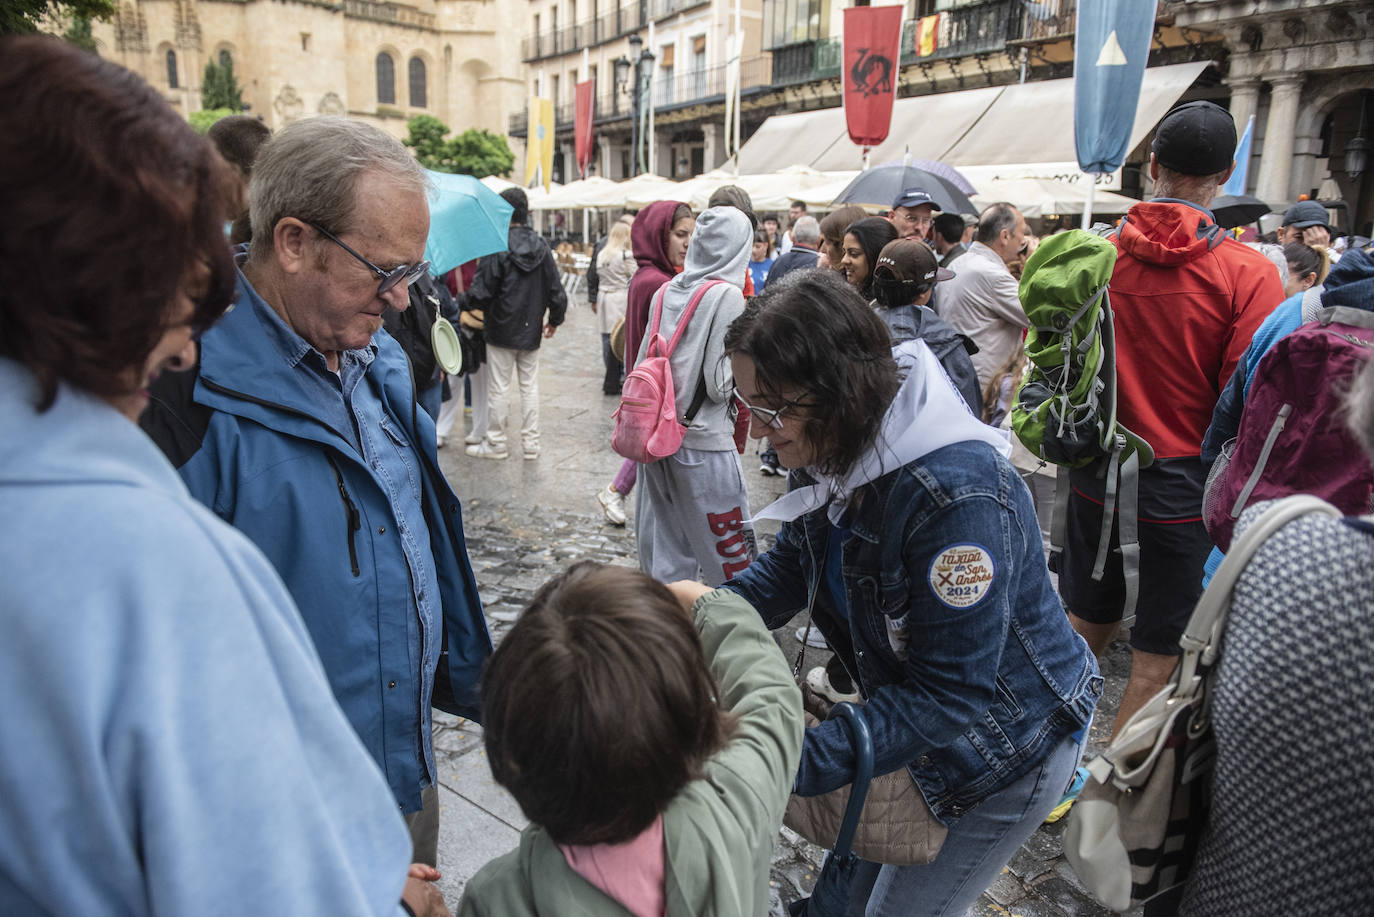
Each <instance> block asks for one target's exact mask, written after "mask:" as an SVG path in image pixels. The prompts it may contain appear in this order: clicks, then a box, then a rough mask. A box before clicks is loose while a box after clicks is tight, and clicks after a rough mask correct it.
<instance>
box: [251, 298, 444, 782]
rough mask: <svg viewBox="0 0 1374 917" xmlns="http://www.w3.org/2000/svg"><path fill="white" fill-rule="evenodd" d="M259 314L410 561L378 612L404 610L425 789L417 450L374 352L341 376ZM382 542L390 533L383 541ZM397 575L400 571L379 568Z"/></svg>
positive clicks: (430, 573) (345, 355) (427, 604)
mask: <svg viewBox="0 0 1374 917" xmlns="http://www.w3.org/2000/svg"><path fill="white" fill-rule="evenodd" d="M253 305H254V307H255V308H256V310H257V312H258V316H259V319H260V320H261V321H262V324H263V327H264V328H265V329H266V331H267V336H268V338H269V340H271V342H272V344H273V346H274V347H275V348H276V349H277V350H278V351H279V352H280V353H281V355H282V357H283V358H284V359H285V360H286V361H287V363H288V364H290V365H292V366H293V367H294V368H295V370H296V374H297V376H298V377H299V379H300V383H301V385H302V386H303V387H305V388H307V389H309V390H312V391H313V392H314V393H315V397H313V398H312V399H311V400H312V401H313V402H314V403H316V404H318V406H319V411H320V415H321V419H323V420H325V421H326V422H328V423H329V424H330V426H331V427H333V428H334V429H335V430H337V431H338V432H340V433H342V434H345V435H347V436H350V437H351V439H350V445H352V447H353V449H354V450H355V451H356V453H357V454H358V455H359V456H361V457H362V460H363V463H364V464H366V465H367V467H368V468H369V469H370V470H371V473H372V477H373V478H374V479H375V480H376V482H377V484H378V486H379V487H380V488H381V489H382V491H383V493H385V494H386V496H387V501H388V503H389V504H390V508H391V516H392V520H393V524H394V528H393V529H392V531H393V532H394V533H395V536H396V539H397V542H398V543H399V547H400V550H401V552H402V553H403V554H404V556H405V566H406V571H407V573H408V574H409V576H408V581H405V582H402V581H396V582H379V583H378V584H377V596H378V602H379V604H382V605H386V604H388V603H396V602H405V603H408V605H409V607H408V608H407V609H404V619H405V621H406V648H407V653H408V656H409V659H410V664H411V671H412V672H419V673H420V674H421V677H420V678H418V679H413V680H412V681H411V684H412V685H413V688H414V690H413V691H412V692H411V693H412V703H413V708H412V709H414V708H418V709H420V710H422V711H423V715H422V723H421V732H420V734H419V735H417V736H416V739H415V757H416V760H417V761H423V762H424V768H423V769H422V770H423V773H422V775H421V786H422V787H424V786H429V785H430V784H432V783H433V782H434V774H435V766H434V753H433V748H432V746H431V743H430V742H428V741H425V737H426V736H428V735H429V733H430V730H431V726H430V723H431V720H430V707H429V703H428V700H427V699H428V698H429V697H430V695H431V692H432V690H433V677H434V676H433V673H434V669H435V667H436V666H437V665H438V663H439V653H440V650H441V647H440V641H439V639H438V637H439V634H440V633H441V623H440V607H439V600H438V596H439V579H438V572H437V570H436V568H435V564H434V553H433V550H432V548H431V546H430V537H429V525H428V523H427V522H426V520H425V514H424V504H423V491H422V489H421V471H420V466H419V456H418V455H417V452H416V447H415V446H414V445H413V444H411V443H410V442H409V441H408V439H407V437H406V434H405V431H404V429H403V426H402V424H400V423H399V422H398V421H397V420H396V419H395V418H394V417H392V416H391V415H390V414H388V413H387V410H386V407H385V405H384V404H383V403H382V400H381V398H380V397H379V396H378V394H377V392H376V391H375V390H374V387H373V381H372V380H371V379H369V377H368V369H369V368H370V367H371V366H372V362H373V359H374V358H375V356H376V353H377V350H376V345H374V344H369V345H368V346H367V347H363V348H360V349H358V350H345V351H341V352H340V353H339V370H338V372H333V371H332V370H330V369H329V366H328V363H327V361H326V360H325V357H324V354H322V353H320V352H319V351H318V350H316V349H315V348H314V347H312V346H311V345H310V344H309V343H308V342H307V341H306V340H305V339H304V338H302V337H301V336H300V335H299V334H297V333H296V332H295V331H294V330H293V329H292V328H291V327H290V326H288V325H287V324H286V322H285V321H283V320H282V318H281V316H280V315H278V314H277V313H276V311H275V310H273V309H272V308H271V307H270V306H268V305H267V303H266V302H265V301H263V300H262V299H261V297H259V296H257V295H256V291H254V302H253ZM379 534H385V533H379ZM379 569H382V570H393V571H394V570H398V569H399V567H395V566H386V567H380V568H379ZM392 612H393V613H392V614H386V613H385V612H384V613H383V614H382V615H381V616H380V619H381V620H382V621H386V620H393V621H395V620H399V619H400V618H401V616H402V615H401V613H402V609H399V608H393V609H392Z"/></svg>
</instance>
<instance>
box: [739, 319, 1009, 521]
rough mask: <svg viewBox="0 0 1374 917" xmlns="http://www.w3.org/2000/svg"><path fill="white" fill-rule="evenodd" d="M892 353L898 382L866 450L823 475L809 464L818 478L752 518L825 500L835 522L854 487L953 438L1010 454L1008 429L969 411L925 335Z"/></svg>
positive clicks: (780, 515)
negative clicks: (841, 468)
mask: <svg viewBox="0 0 1374 917" xmlns="http://www.w3.org/2000/svg"><path fill="white" fill-rule="evenodd" d="M892 356H893V357H894V358H895V359H896V360H897V371H898V373H899V374H900V377H901V379H902V384H901V386H900V387H899V388H898V389H897V396H896V397H895V398H893V399H892V403H891V404H890V405H888V408H887V413H886V414H884V415H883V422H882V426H880V427H879V428H878V436H877V437H876V438H875V440H874V442H873V445H872V446H870V447H869V449H868V451H867V452H865V453H864V454H863V455H861V456H859V459H858V461H856V462H855V463H854V464H853V465H852V466H851V467H850V468H849V470H848V471H847V472H844V473H842V474H839V475H823V474H821V473H820V472H819V471H818V470H816V469H815V468H813V467H808V468H807V469H806V472H807V473H808V474H809V475H811V476H812V477H813V478H816V479H817V481H818V483H816V484H812V485H810V486H809V487H799V488H797V489H796V490H793V491H790V492H789V493H786V494H784V495H783V496H781V497H779V498H778V499H777V500H775V501H773V502H772V503H771V504H769V505H768V506H766V507H764V508H763V509H762V510H761V511H759V512H758V513H757V514H756V515H755V516H754V518H755V519H778V520H782V521H790V520H792V519H796V518H798V517H799V516H803V515H805V514H806V513H809V512H812V511H813V510H817V509H820V508H821V507H822V506H825V505H826V504H829V507H830V508H829V512H828V514H827V515H828V516H829V518H830V521H831V523H833V524H836V525H838V524H839V522H840V520H841V519H842V518H843V517H844V511H845V507H847V506H848V505H849V496H850V494H852V493H854V491H855V490H857V489H858V488H860V487H862V486H863V485H865V484H867V483H869V482H870V481H876V480H877V479H878V478H880V477H882V476H883V475H885V474H887V473H888V472H890V471H895V470H897V469H898V468H901V467H902V466H903V465H906V464H908V463H909V462H914V461H915V460H916V459H918V458H920V457H921V456H923V455H928V454H929V453H931V452H934V451H935V450H936V449H940V448H943V447H945V446H948V445H951V444H953V443H962V442H982V443H987V444H988V445H990V446H992V447H993V448H994V449H996V450H997V451H998V452H1000V453H1001V454H1002V456H1003V457H1004V458H1005V457H1007V456H1009V455H1010V454H1011V438H1010V434H1008V433H1007V431H1005V430H999V429H997V428H995V427H990V426H988V425H987V424H985V423H983V422H982V421H981V420H979V419H978V418H976V417H974V416H973V413H972V412H971V411H970V410H969V408H968V402H966V401H964V399H963V397H962V396H961V395H960V394H959V392H958V391H957V390H956V389H955V388H954V383H953V382H951V381H950V379H949V376H948V375H947V374H946V373H945V370H944V367H943V366H941V365H940V361H939V359H937V358H936V356H935V354H933V353H931V350H930V348H929V347H927V346H926V344H925V342H924V341H921V340H915V341H907V342H906V343H905V344H901V345H899V346H897V347H894V348H893V349H892Z"/></svg>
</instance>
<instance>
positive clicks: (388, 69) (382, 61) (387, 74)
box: [377, 51, 396, 105]
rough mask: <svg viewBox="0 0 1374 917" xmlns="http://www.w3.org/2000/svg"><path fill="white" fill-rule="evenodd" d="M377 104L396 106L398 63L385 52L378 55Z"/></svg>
mask: <svg viewBox="0 0 1374 917" xmlns="http://www.w3.org/2000/svg"><path fill="white" fill-rule="evenodd" d="M377 104H378V105H395V104H396V62H395V61H393V60H392V59H391V55H390V54H387V53H386V52H385V51H383V52H382V53H381V54H378V55H377Z"/></svg>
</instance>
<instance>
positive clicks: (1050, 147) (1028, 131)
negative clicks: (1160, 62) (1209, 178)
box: [935, 61, 1207, 168]
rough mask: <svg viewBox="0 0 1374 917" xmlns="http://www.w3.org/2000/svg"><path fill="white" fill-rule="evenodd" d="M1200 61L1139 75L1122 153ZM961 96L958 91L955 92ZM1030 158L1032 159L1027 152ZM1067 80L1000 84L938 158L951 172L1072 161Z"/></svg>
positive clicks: (1137, 139)
mask: <svg viewBox="0 0 1374 917" xmlns="http://www.w3.org/2000/svg"><path fill="white" fill-rule="evenodd" d="M1206 67H1207V62H1206V61H1199V62H1197V63H1191V64H1173V65H1170V66H1168V67H1154V68H1152V69H1149V70H1146V71H1145V81H1144V83H1142V85H1141V87H1140V102H1139V103H1138V104H1137V105H1136V110H1135V125H1134V126H1133V127H1132V128H1131V142H1130V145H1129V146H1128V149H1132V150H1133V149H1135V147H1136V145H1137V144H1139V143H1140V141H1141V140H1144V139H1145V135H1146V134H1148V133H1149V132H1150V131H1152V130H1154V126H1155V125H1156V124H1158V123H1159V119H1160V118H1162V117H1164V115H1165V114H1166V113H1167V112H1168V111H1169V109H1170V108H1172V107H1173V105H1174V103H1175V102H1177V101H1178V99H1179V96H1181V95H1183V93H1184V92H1186V91H1187V89H1188V87H1189V86H1191V85H1193V81H1194V80H1196V79H1197V77H1198V74H1200V73H1202V71H1203V70H1204V69H1206ZM960 94H961V95H962V93H960ZM1032 153H1033V154H1034V156H1033V157H1032V156H1031V155H1029V154H1032ZM1075 157H1076V154H1075V152H1074V147H1073V80H1071V79H1068V80H1044V81H1042V82H1038V83H1020V84H1017V85H1012V86H1006V87H1004V88H1003V90H1002V93H1001V94H1000V95H999V96H998V97H997V98H996V99H995V100H994V101H993V102H992V104H991V105H989V106H988V107H987V110H986V111H985V112H984V113H983V115H982V117H980V118H979V119H978V121H977V123H975V124H974V125H973V126H972V127H971V128H969V130H968V131H967V132H966V133H965V134H964V136H962V137H960V138H959V140H958V141H957V142H956V143H954V144H953V145H951V146H950V147H949V148H948V149H946V150H945V151H944V153H943V155H940V156H937V157H935V158H937V159H941V160H943V161H945V162H947V163H949V164H951V165H953V166H955V167H956V168H958V167H961V166H966V165H968V166H975V165H977V166H994V165H1005V164H1010V163H1024V162H1026V161H1027V160H1031V161H1034V162H1047V163H1057V162H1075Z"/></svg>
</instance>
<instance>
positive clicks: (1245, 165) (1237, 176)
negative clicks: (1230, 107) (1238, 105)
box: [1221, 115, 1255, 194]
mask: <svg viewBox="0 0 1374 917" xmlns="http://www.w3.org/2000/svg"><path fill="white" fill-rule="evenodd" d="M1254 130H1255V116H1254V115H1251V116H1250V120H1249V121H1247V122H1246V123H1245V133H1244V134H1242V135H1241V137H1240V143H1238V144H1236V171H1234V172H1232V173H1231V177H1230V178H1229V179H1227V180H1226V184H1224V185H1222V186H1221V193H1222V194H1244V193H1245V179H1246V177H1247V176H1249V174H1250V135H1251V134H1252V133H1253V132H1254Z"/></svg>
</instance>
